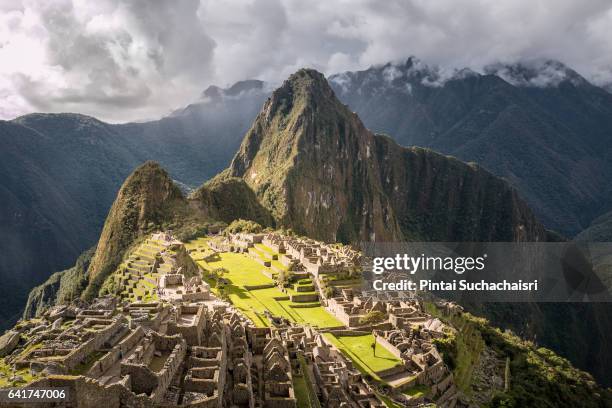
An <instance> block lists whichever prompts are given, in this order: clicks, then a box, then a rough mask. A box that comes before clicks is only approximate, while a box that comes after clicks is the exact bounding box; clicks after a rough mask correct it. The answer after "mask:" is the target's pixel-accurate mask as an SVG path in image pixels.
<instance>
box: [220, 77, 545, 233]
mask: <svg viewBox="0 0 612 408" xmlns="http://www.w3.org/2000/svg"><path fill="white" fill-rule="evenodd" d="M228 175H229V176H232V177H239V178H242V179H243V180H244V181H245V182H246V183H247V184H248V185H249V186H250V187H251V188H252V189H253V191H254V192H255V194H256V196H257V197H258V199H259V201H260V202H261V204H262V205H263V206H264V207H265V208H267V209H268V210H269V211H270V213H271V214H272V216H273V217H274V219H275V220H276V222H277V223H278V224H279V225H283V226H289V227H292V228H293V229H295V230H296V231H297V232H299V233H303V234H306V235H308V236H312V237H314V238H317V239H322V240H327V241H344V242H357V241H363V240H379V241H385V240H398V239H422V240H434V241H440V240H448V241H516V240H525V241H541V240H544V239H546V231H545V229H544V227H543V226H542V225H541V224H540V223H539V222H538V221H537V220H536V218H535V217H534V215H533V214H532V213H531V211H530V210H529V208H528V207H527V205H526V204H525V203H524V202H523V201H522V200H521V199H520V198H519V197H518V194H517V193H516V191H515V190H514V189H513V188H511V187H510V186H509V185H508V184H507V183H505V182H504V181H502V180H500V179H498V178H496V177H495V176H493V175H491V174H490V173H488V172H487V171H485V170H483V169H482V168H480V167H478V166H477V165H474V164H470V165H468V164H465V163H462V162H460V161H459V160H456V159H454V158H451V157H446V156H442V155H440V154H438V153H435V152H433V151H430V150H427V149H422V148H416V147H413V148H404V147H401V146H399V145H398V144H396V143H395V142H394V141H392V140H391V139H390V138H388V137H385V136H380V135H374V134H372V133H371V132H370V131H368V130H367V129H366V128H365V127H364V125H363V124H362V122H361V120H360V119H359V117H358V116H357V115H356V114H354V113H353V112H351V111H350V110H349V109H348V108H347V107H346V106H344V105H343V104H342V103H340V102H339V101H338V99H337V98H336V97H335V95H334V91H333V90H332V89H331V87H330V86H329V84H328V83H327V81H326V80H325V78H324V77H323V76H322V75H321V74H320V73H318V72H316V71H313V70H306V69H304V70H300V71H298V72H297V73H296V74H294V75H292V76H291V77H290V78H289V79H288V80H287V81H285V83H284V84H283V85H282V86H281V87H280V88H279V89H277V90H276V91H274V93H273V94H272V96H271V98H270V99H269V100H268V101H267V102H266V104H265V105H264V107H263V109H262V112H261V113H260V114H259V115H258V117H257V119H256V120H255V122H254V123H253V126H252V127H251V129H250V130H249V131H248V132H247V134H246V136H245V138H244V140H243V142H242V145H241V146H240V150H239V151H238V153H237V154H236V156H235V157H234V159H233V160H232V163H231V165H230V168H229V170H228Z"/></svg>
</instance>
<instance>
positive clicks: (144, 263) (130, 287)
mask: <svg viewBox="0 0 612 408" xmlns="http://www.w3.org/2000/svg"><path fill="white" fill-rule="evenodd" d="M164 249H165V247H164V246H163V244H162V242H161V241H158V240H154V239H151V238H149V239H147V240H146V241H144V242H143V243H142V244H141V245H139V246H138V247H137V248H136V249H135V250H134V251H133V252H132V253H131V254H130V256H129V257H128V258H127V259H126V260H125V261H124V262H123V263H122V264H121V265H120V266H119V268H117V271H116V272H115V274H114V275H113V279H114V280H115V282H114V283H115V285H117V286H120V287H121V290H120V291H119V296H120V297H121V298H122V299H126V300H128V301H131V302H134V301H144V302H150V301H156V300H158V296H157V292H156V290H155V289H156V286H157V279H158V278H159V276H160V275H162V274H164V273H168V272H169V270H168V268H169V265H167V264H161V265H158V264H157V263H156V258H157V257H158V256H159V253H160V252H161V251H162V250H164Z"/></svg>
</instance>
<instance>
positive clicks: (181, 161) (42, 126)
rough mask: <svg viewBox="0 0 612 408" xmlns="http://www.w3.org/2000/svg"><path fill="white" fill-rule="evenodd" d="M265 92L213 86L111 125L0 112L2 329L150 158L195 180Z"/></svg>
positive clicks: (225, 154) (238, 136)
mask: <svg viewBox="0 0 612 408" xmlns="http://www.w3.org/2000/svg"><path fill="white" fill-rule="evenodd" d="M266 95H267V91H266V90H265V89H263V84H262V83H261V82H259V81H243V82H240V83H237V84H236V85H234V86H232V87H230V88H228V89H220V88H217V87H211V88H209V89H208V90H206V91H205V92H204V93H203V95H202V97H201V98H200V100H199V101H197V102H196V103H194V104H192V105H189V106H188V107H186V108H184V109H181V110H178V111H176V112H173V114H172V115H170V116H168V117H166V118H163V119H161V120H157V121H152V122H146V123H129V124H122V125H112V124H108V123H104V122H101V121H99V120H97V119H94V118H91V117H87V116H83V115H77V114H31V115H26V116H23V117H20V118H17V119H15V120H12V121H8V122H5V121H0V141H1V143H2V146H3V147H2V153H3V154H2V160H1V162H0V177H1V178H2V183H0V202H2V204H3V205H2V207H1V208H0V221H1V222H2V228H0V238H1V240H2V241H1V242H2V244H1V249H2V255H3V256H2V258H1V260H0V278H1V279H2V282H3V285H0V329H2V328H4V327H7V326H8V325H9V324H10V323H11V322H14V321H15V320H16V319H17V318H18V317H19V315H20V314H21V312H22V308H23V305H24V304H25V302H26V299H27V294H28V291H30V290H31V289H32V287H33V286H35V285H38V284H40V283H42V282H43V281H44V280H45V279H47V278H48V277H49V275H50V273H51V272H52V271H59V270H63V269H65V268H68V267H70V266H71V265H73V263H74V259H76V257H77V256H79V254H80V253H82V252H83V251H84V250H85V249H87V248H89V247H91V246H92V245H95V243H96V241H97V238H98V236H99V234H100V231H101V229H102V226H103V223H104V219H105V217H106V215H107V213H108V210H109V208H110V206H111V204H112V203H113V200H114V198H115V196H116V194H117V190H118V189H119V187H120V186H121V183H122V182H123V180H125V178H126V177H127V176H128V175H129V174H130V172H131V171H132V170H133V169H134V168H135V167H137V166H138V165H140V164H141V163H143V162H145V161H146V160H156V161H158V162H159V163H161V164H162V165H163V166H164V167H165V168H168V169H169V170H170V172H171V173H172V175H173V177H174V178H176V179H179V180H180V181H181V182H183V183H185V184H186V185H187V186H196V185H199V184H201V183H202V182H203V181H204V180H207V179H208V178H210V177H212V176H213V175H215V174H216V173H218V172H219V171H220V170H221V169H223V168H225V167H226V166H227V164H228V163H229V161H230V159H231V156H232V155H233V154H234V152H235V151H236V149H237V148H238V146H239V145H240V141H241V140H242V136H243V135H244V132H245V131H246V130H247V129H248V127H249V125H250V124H251V122H252V120H253V118H254V117H255V116H256V114H257V112H258V111H259V108H260V106H261V103H263V101H264V100H265V97H266Z"/></svg>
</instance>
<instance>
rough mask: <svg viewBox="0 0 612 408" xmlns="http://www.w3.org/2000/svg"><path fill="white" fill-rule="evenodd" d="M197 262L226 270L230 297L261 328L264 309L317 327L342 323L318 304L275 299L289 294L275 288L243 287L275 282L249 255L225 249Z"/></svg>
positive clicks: (199, 244) (196, 245)
mask: <svg viewBox="0 0 612 408" xmlns="http://www.w3.org/2000/svg"><path fill="white" fill-rule="evenodd" d="M204 245H205V242H204V241H201V239H200V240H199V241H197V242H195V243H194V241H192V242H189V243H188V244H186V246H187V247H188V248H203V247H204ZM258 250H259V251H261V252H266V253H268V252H269V251H271V249H270V248H268V247H265V246H263V245H261V246H259V249H258ZM192 255H196V254H192ZM198 258H200V254H199V253H198V254H197V255H196V259H198ZM197 262H198V264H200V266H202V267H203V268H204V269H206V270H213V269H215V268H225V269H227V271H228V272H226V273H225V274H224V275H223V278H224V279H225V280H227V281H228V282H229V284H228V285H226V287H225V288H226V291H227V294H228V296H229V298H230V300H231V301H232V303H233V304H234V306H236V308H237V309H238V310H240V311H241V312H243V313H244V314H245V315H246V316H247V317H249V318H250V319H251V320H252V321H253V323H255V325H256V326H259V327H264V326H267V325H268V321H267V319H266V318H265V315H264V311H266V310H267V311H269V312H270V313H272V314H274V315H276V316H282V317H284V318H286V319H289V320H292V321H294V322H299V323H309V324H311V325H313V326H317V327H320V328H326V327H338V326H342V323H340V322H339V321H338V320H336V319H335V318H334V317H333V316H332V315H331V314H329V313H328V312H327V311H326V310H325V309H323V307H322V306H321V305H320V304H318V303H315V304H313V305H312V307H308V308H295V307H291V306H292V305H299V303H293V302H291V301H290V300H277V298H287V297H289V293H283V292H282V291H281V290H280V289H279V288H277V287H273V288H265V289H256V290H246V289H245V288H244V286H245V285H246V286H258V285H266V284H272V283H274V281H273V280H272V279H270V278H269V277H267V276H266V275H264V274H263V270H264V269H265V267H264V266H263V265H261V264H260V263H258V262H256V261H255V260H254V259H252V258H251V257H250V256H248V255H245V254H238V253H231V252H226V253H220V254H219V257H218V258H217V259H215V260H209V262H207V261H205V260H203V259H198V260H197ZM213 290H215V289H213ZM291 293H293V292H291Z"/></svg>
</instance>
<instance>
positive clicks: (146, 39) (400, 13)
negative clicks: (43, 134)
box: [0, 0, 612, 121]
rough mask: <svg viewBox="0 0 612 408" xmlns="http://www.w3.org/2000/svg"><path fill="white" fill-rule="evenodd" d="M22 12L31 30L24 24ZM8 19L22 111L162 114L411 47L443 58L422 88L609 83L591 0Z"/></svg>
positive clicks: (118, 2) (189, 8) (265, 1)
mask: <svg viewBox="0 0 612 408" xmlns="http://www.w3.org/2000/svg"><path fill="white" fill-rule="evenodd" d="M6 4H7V5H8V4H9V2H7V3H6ZM25 11H27V12H28V13H30V15H35V16H38V18H39V20H40V21H39V26H37V27H31V26H29V25H28V24H26V19H25V17H24V16H25ZM11 13H12V14H11ZM20 13H21V14H20ZM9 15H10V17H11V18H10V19H8V17H7V25H8V23H10V27H8V28H6V33H7V39H6V40H4V39H3V40H2V41H0V42H1V43H2V47H0V58H2V57H3V54H2V52H3V51H6V50H8V49H9V48H10V43H11V41H15V42H17V41H23V38H24V37H26V38H27V37H28V36H30V37H32V38H35V39H36V38H38V37H37V36H39V37H41V38H43V39H44V42H43V43H44V49H43V51H44V52H43V53H44V55H42V56H41V58H34V62H35V63H36V64H39V65H37V69H35V70H33V69H29V68H27V67H25V66H24V69H23V70H21V69H13V70H12V71H11V70H9V69H8V68H5V70H4V71H3V70H2V69H3V68H2V67H0V94H2V95H6V94H9V95H12V98H11V101H13V102H12V103H13V105H15V103H14V101H17V102H19V101H21V102H22V103H20V104H17V106H19V108H18V109H21V110H22V111H27V110H44V111H66V110H72V111H78V112H82V113H87V114H93V115H95V116H98V117H100V118H102V119H106V120H111V121H125V120H137V119H142V118H154V117H158V116H161V115H163V114H166V113H168V112H170V111H172V110H173V109H176V108H179V107H180V106H185V105H187V104H188V103H190V102H193V101H196V100H197V99H198V97H199V95H200V94H201V92H202V91H203V90H204V89H205V88H206V87H207V86H209V85H211V84H216V85H219V86H222V87H225V86H228V85H231V84H232V83H234V82H236V81H239V80H244V79H254V78H256V79H262V80H265V81H268V82H271V83H279V82H280V81H282V80H283V79H284V78H285V77H286V76H287V75H289V74H290V73H292V72H293V71H295V70H297V69H298V68H300V67H302V66H310V67H314V68H316V69H319V70H321V71H323V72H325V73H326V74H333V73H336V72H342V71H346V70H356V69H365V68H367V67H368V66H370V65H375V64H383V63H385V62H387V61H405V59H406V57H408V56H410V55H416V56H418V57H419V58H420V59H421V60H423V61H425V62H426V63H427V64H429V65H430V66H431V67H435V66H436V65H439V66H440V67H441V68H435V69H436V71H435V75H434V76H433V77H432V78H430V79H428V81H429V82H431V83H429V82H428V84H430V85H432V86H435V85H436V84H437V83H439V82H440V81H444V80H445V78H448V77H449V76H450V75H457V73H458V72H464V73H465V72H470V71H460V70H461V69H462V68H464V67H468V68H470V69H472V70H475V71H478V72H483V71H484V70H485V69H490V67H491V66H493V65H494V64H496V63H512V62H516V61H536V60H542V61H543V60H546V59H557V60H560V61H562V62H563V63H565V64H567V65H568V66H569V67H571V68H573V69H575V70H576V71H577V72H579V73H580V74H581V75H582V76H584V77H585V78H587V79H588V80H591V81H594V82H596V83H598V84H602V85H604V84H609V83H611V82H612V70H611V68H610V67H612V37H610V35H609V27H610V25H611V24H612V4H610V3H609V2H607V1H603V0H593V1H589V2H576V1H571V0H500V1H496V2H480V1H467V0H440V1H435V2H423V1H417V0H387V1H379V0H351V1H347V0H336V1H329V0H318V1H315V0H313V1H309V2H303V1H298V0H250V1H247V0H224V1H215V0H199V1H198V0H181V1H163V0H97V1H96V2H76V1H75V2H73V1H71V0H60V1H53V2H49V1H43V0H22V1H11V2H10V5H8V6H6V7H3V8H0V18H2V17H3V16H9ZM0 23H1V21H0ZM1 30H2V29H1V28H0V34H2V33H3V32H2V31H1ZM41 32H42V33H43V34H41ZM7 44H8V45H9V47H7ZM13 52H14V51H13ZM32 52H35V51H34V50H33V51H32ZM36 52H40V51H36ZM41 61H42V62H41ZM24 64H25V62H24ZM492 64H493V65H492ZM524 65H525V66H527V67H529V64H528V63H525V64H524ZM487 67H488V68H487ZM499 74H500V75H506V77H507V79H508V80H521V78H520V77H519V78H517V77H516V76H511V75H510V74H513V73H512V72H506V71H503V70H500V71H499ZM388 75H389V79H390V80H392V79H393V77H394V76H395V75H397V72H396V71H394V70H393V69H391V68H390V70H389V72H388ZM560 75H565V74H564V71H563V70H559V69H557V68H556V67H554V66H544V70H543V71H542V72H541V73H540V74H538V75H535V76H533V77H529V78H528V79H525V78H523V79H522V80H526V81H528V83H529V84H531V85H533V86H544V85H547V84H549V83H554V82H555V81H558V80H559V78H560ZM1 103H2V102H0V104H1ZM119 108H120V109H119ZM16 109H17V108H14V107H13V108H9V107H7V106H1V107H0V113H2V112H7V113H4V114H9V112H15V110H16ZM23 113H25V112H23Z"/></svg>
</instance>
